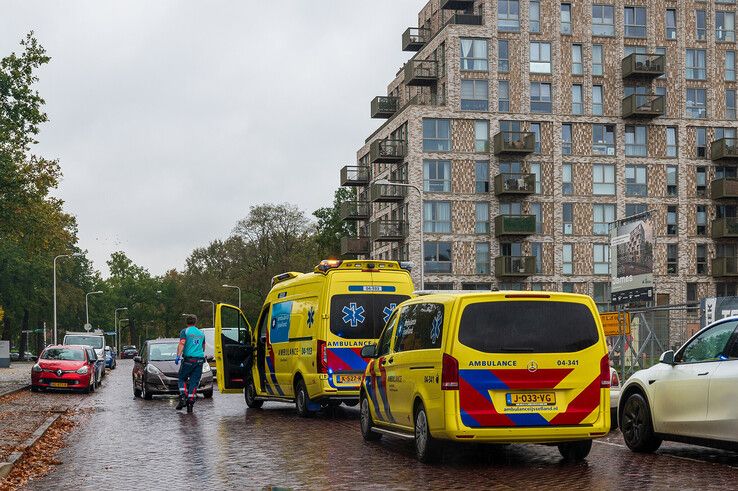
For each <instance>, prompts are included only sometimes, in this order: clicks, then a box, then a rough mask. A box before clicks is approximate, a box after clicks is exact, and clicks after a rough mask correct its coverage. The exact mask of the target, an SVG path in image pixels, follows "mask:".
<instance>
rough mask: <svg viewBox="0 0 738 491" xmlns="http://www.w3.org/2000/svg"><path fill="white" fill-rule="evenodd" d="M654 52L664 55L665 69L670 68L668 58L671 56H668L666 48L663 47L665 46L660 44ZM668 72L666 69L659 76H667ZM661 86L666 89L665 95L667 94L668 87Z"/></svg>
mask: <svg viewBox="0 0 738 491" xmlns="http://www.w3.org/2000/svg"><path fill="white" fill-rule="evenodd" d="M653 52H654V53H655V54H657V55H664V60H665V65H666V66H665V67H664V68H665V69H668V64H669V63H668V60H669V58H667V57H666V48H665V47H663V46H659V47H656V48H654V50H653ZM666 72H667V70H664V74H663V75H659V76H658V78H666ZM661 88H663V89H664V94H663V95H666V87H661Z"/></svg>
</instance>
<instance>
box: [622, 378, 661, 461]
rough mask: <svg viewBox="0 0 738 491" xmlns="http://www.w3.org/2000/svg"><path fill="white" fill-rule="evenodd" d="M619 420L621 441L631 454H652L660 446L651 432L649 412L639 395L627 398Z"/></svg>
mask: <svg viewBox="0 0 738 491" xmlns="http://www.w3.org/2000/svg"><path fill="white" fill-rule="evenodd" d="M620 419H621V421H619V423H620V431H622V433H623V440H625V444H626V445H628V448H629V449H631V450H632V451H633V452H638V453H652V452H655V451H656V450H657V449H658V448H659V447H660V446H661V439H660V438H657V437H656V435H655V434H654V432H653V423H652V421H651V410H650V409H649V407H648V403H647V402H646V399H644V397H643V396H642V395H641V394H639V393H637V392H636V393H633V394H630V395H629V396H628V399H627V400H626V401H625V404H624V405H623V411H622V415H621V418H620Z"/></svg>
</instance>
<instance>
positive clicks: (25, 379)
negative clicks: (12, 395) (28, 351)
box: [0, 361, 34, 395]
mask: <svg viewBox="0 0 738 491" xmlns="http://www.w3.org/2000/svg"><path fill="white" fill-rule="evenodd" d="M33 364H34V362H32V361H16V362H12V363H11V364H10V368H0V395H2V394H5V393H6V392H10V391H13V390H16V389H21V388H23V387H25V386H27V385H30V383H31V367H32V366H33Z"/></svg>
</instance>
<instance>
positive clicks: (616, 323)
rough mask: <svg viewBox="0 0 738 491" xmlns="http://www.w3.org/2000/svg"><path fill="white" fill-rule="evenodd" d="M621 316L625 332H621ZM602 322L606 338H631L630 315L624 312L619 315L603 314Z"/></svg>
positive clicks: (612, 313) (601, 315)
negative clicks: (622, 336)
mask: <svg viewBox="0 0 738 491" xmlns="http://www.w3.org/2000/svg"><path fill="white" fill-rule="evenodd" d="M620 315H622V320H623V322H624V324H625V325H624V326H623V327H624V328H625V329H624V332H622V333H621V332H620ZM600 320H601V321H602V328H603V329H604V330H605V336H620V335H621V334H625V335H626V336H630V314H628V313H627V312H623V313H622V314H618V313H617V312H602V313H601V314H600Z"/></svg>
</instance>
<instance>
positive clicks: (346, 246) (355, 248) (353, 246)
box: [341, 237, 371, 256]
mask: <svg viewBox="0 0 738 491" xmlns="http://www.w3.org/2000/svg"><path fill="white" fill-rule="evenodd" d="M370 246H371V241H370V240H369V237H342V238H341V255H342V256H356V255H362V256H367V255H369V254H370V253H371V247H370Z"/></svg>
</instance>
